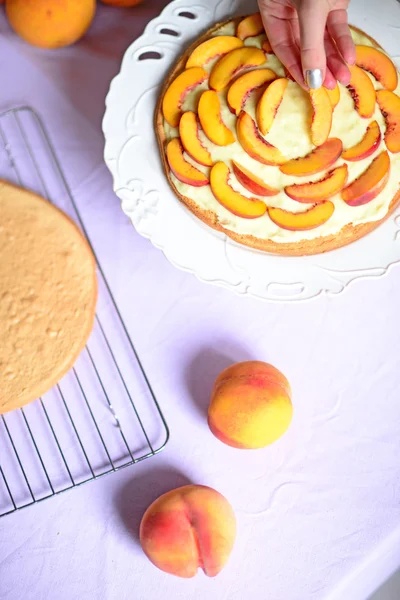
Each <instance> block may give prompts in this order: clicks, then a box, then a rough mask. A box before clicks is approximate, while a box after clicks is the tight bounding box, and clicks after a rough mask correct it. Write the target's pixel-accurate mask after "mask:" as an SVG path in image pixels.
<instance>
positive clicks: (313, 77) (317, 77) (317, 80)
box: [304, 69, 323, 90]
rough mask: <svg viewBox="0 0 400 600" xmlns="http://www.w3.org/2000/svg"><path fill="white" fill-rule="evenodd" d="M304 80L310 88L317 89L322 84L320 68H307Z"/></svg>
mask: <svg viewBox="0 0 400 600" xmlns="http://www.w3.org/2000/svg"><path fill="white" fill-rule="evenodd" d="M304 79H305V82H306V84H307V85H308V87H309V88H311V89H312V90H317V89H318V88H320V87H321V86H322V84H323V81H322V71H321V69H309V70H307V71H306V74H305V78H304Z"/></svg>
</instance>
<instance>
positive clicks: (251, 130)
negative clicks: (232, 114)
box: [236, 111, 286, 165]
mask: <svg viewBox="0 0 400 600" xmlns="http://www.w3.org/2000/svg"><path fill="white" fill-rule="evenodd" d="M236 131H237V136H238V140H239V142H240V144H241V146H242V148H243V150H245V151H246V152H247V154H248V155H249V156H251V157H252V158H254V159H255V160H258V162H261V163H263V164H264V165H282V164H283V163H284V162H285V161H286V159H285V157H284V156H283V154H282V153H281V151H280V150H278V148H276V147H275V146H273V145H272V144H270V143H269V142H267V140H264V138H262V137H261V135H260V134H259V132H258V129H257V126H256V124H255V122H254V121H253V119H252V118H251V117H250V115H249V114H248V113H246V112H244V111H242V112H241V113H240V115H239V118H238V120H237V129H236Z"/></svg>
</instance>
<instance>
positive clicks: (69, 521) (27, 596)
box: [0, 0, 400, 600]
mask: <svg viewBox="0 0 400 600" xmlns="http://www.w3.org/2000/svg"><path fill="white" fill-rule="evenodd" d="M372 4H375V5H376V23H377V24H376V28H375V31H374V32H371V33H375V35H376V37H377V39H378V41H379V40H380V41H381V42H382V43H385V44H386V46H387V48H388V50H389V51H391V52H392V53H395V44H394V43H393V42H392V41H391V40H392V39H393V35H397V31H394V34H393V30H391V29H390V27H389V25H390V26H397V27H400V9H399V5H398V3H397V2H395V0H385V1H384V2H383V1H382V2H380V3H378V5H377V4H376V3H374V2H367V3H365V2H364V3H363V2H361V0H360V1H354V3H353V8H352V13H351V17H352V20H353V22H354V23H355V24H356V25H359V26H360V27H363V28H365V29H366V30H367V31H368V23H367V22H365V19H364V17H363V14H364V13H363V11H364V10H365V8H364V7H365V5H368V7H367V8H368V11H369V12H368V14H369V15H371V10H372V8H370V5H372ZM162 5H163V3H162V2H155V1H154V2H152V3H150V2H146V1H145V3H144V4H143V5H142V6H140V7H137V9H135V10H132V11H131V12H125V11H118V10H116V9H112V8H108V7H99V10H98V15H97V17H96V21H95V23H94V24H93V27H92V28H91V30H90V32H89V34H88V35H87V36H86V37H85V39H84V40H82V41H81V42H80V43H79V44H77V45H76V46H75V47H73V48H71V49H66V50H58V51H54V52H46V51H43V50H37V49H34V48H31V47H29V46H27V45H25V44H24V43H23V42H21V41H19V40H18V39H17V38H16V37H15V36H14V35H13V34H12V33H11V31H10V30H9V28H8V25H7V24H6V21H5V18H4V16H3V14H2V11H1V12H0V32H1V35H0V73H1V77H2V85H1V90H0V108H1V109H6V108H9V107H11V106H14V105H21V104H30V105H32V106H33V107H34V108H35V109H36V110H37V111H38V112H39V113H40V114H41V115H42V116H43V118H44V119H45V121H46V124H47V126H48V128H49V131H50V133H51V135H52V137H53V139H54V141H55V144H56V147H57V151H58V154H59V156H60V157H61V161H62V164H63V167H64V170H65V173H66V176H67V179H68V181H69V183H70V185H71V187H72V191H73V193H74V196H75V198H76V201H77V203H78V205H79V206H80V207H81V211H82V213H83V215H84V217H86V218H87V219H88V220H89V221H90V227H89V229H90V232H91V233H93V237H94V239H95V240H96V244H95V249H96V251H97V253H98V255H99V257H100V259H101V260H102V262H103V265H104V269H105V271H106V274H107V275H108V277H109V279H110V281H111V284H112V285H113V287H114V289H115V290H116V295H117V298H118V300H119V302H120V304H121V310H122V313H123V314H124V316H125V318H126V320H127V322H128V323H129V324H130V326H131V328H132V331H133V334H134V338H135V341H136V345H137V348H138V350H139V352H140V353H141V356H142V358H143V361H144V363H145V366H146V369H147V371H148V374H149V376H150V378H151V381H152V383H153V385H154V388H155V390H156V393H157V396H158V398H159V401H160V403H161V405H162V408H163V410H164V412H165V414H166V417H167V420H168V423H169V425H170V429H171V440H170V442H169V444H168V446H167V448H166V449H165V451H164V452H163V453H162V454H160V455H158V456H157V457H155V458H152V459H150V460H147V461H145V462H143V463H141V464H138V465H136V466H133V467H130V468H128V469H126V470H124V471H121V472H119V473H117V474H114V475H110V476H108V477H106V478H104V479H102V480H100V481H97V482H93V483H89V484H88V485H86V486H83V487H81V488H79V489H77V490H74V491H72V492H68V493H67V494H63V495H61V496H59V497H56V498H54V499H51V500H48V501H46V502H44V503H42V504H39V505H37V506H35V507H31V508H28V509H26V510H24V511H21V512H20V513H15V514H12V515H10V516H8V517H6V518H4V519H1V521H0V598H4V599H6V600H20V599H21V598H24V600H46V599H53V598H60V599H62V600H64V599H65V600H67V599H68V600H75V599H76V600H78V599H79V600H86V599H88V600H89V599H90V600H91V599H101V600H102V599H105V600H114V599H117V598H118V599H127V600H128V599H134V600H158V599H160V600H161V599H168V600H170V599H171V600H172V599H173V600H187V599H189V598H190V599H194V600H204V599H205V598H207V600H243V599H244V598H252V599H253V600H269V599H271V600H320V599H325V598H329V599H331V600H333V599H335V600H337V599H344V600H347V599H351V600H358V599H360V600H363V599H365V598H366V597H367V596H368V595H369V594H370V593H371V592H372V591H373V590H374V589H375V588H376V587H377V586H378V585H379V584H380V583H381V582H382V581H383V580H384V579H385V577H386V575H387V574H388V573H389V571H390V570H391V569H392V568H395V567H396V565H397V566H398V565H399V564H400V550H399V548H400V530H399V529H398V528H399V518H400V504H399V501H400V463H399V451H400V436H399V423H400V402H399V390H400V369H399V362H400V359H399V357H400V336H399V298H400V277H399V267H393V268H392V269H391V270H390V271H389V273H388V275H387V276H385V277H383V278H373V279H370V280H363V281H360V282H356V283H355V284H353V285H351V286H350V288H349V289H348V290H347V291H346V292H345V293H343V294H341V295H339V296H336V297H330V298H325V297H321V298H316V299H315V300H313V301H310V302H305V303H299V304H294V305H279V304H266V303H262V302H259V301H256V300H251V299H246V298H241V297H236V296H234V295H233V294H231V293H230V292H228V291H226V290H223V289H219V288H217V287H211V286H207V285H205V284H202V283H200V282H199V281H197V280H196V279H195V278H194V277H193V276H191V275H189V274H186V273H183V272H180V271H178V270H176V269H174V268H173V267H172V266H170V265H169V264H168V262H167V261H166V259H165V258H164V256H163V255H162V253H161V252H160V251H158V250H156V249H155V248H153V247H152V245H151V244H150V243H149V242H148V241H147V240H145V239H143V238H141V237H139V236H138V235H137V234H136V233H135V231H134V229H133V227H132V226H131V224H130V223H129V222H128V220H127V219H126V218H125V217H124V215H123V214H122V212H121V210H120V207H119V200H118V199H117V198H116V196H115V195H114V193H113V191H112V183H111V177H110V175H109V173H108V171H107V169H106V167H105V166H104V163H103V159H102V154H103V139H102V134H101V118H102V115H103V110H104V98H105V95H106V92H107V89H108V86H109V82H110V80H111V78H112V77H113V76H114V75H115V74H116V73H117V72H118V70H119V64H120V60H121V57H122V54H123V51H124V50H125V48H126V47H127V46H128V44H129V43H130V41H131V40H132V39H134V38H135V36H137V35H139V34H140V33H141V31H142V30H143V28H144V26H145V24H146V22H147V21H148V20H149V19H150V18H152V17H153V16H155V15H156V14H157V13H158V12H159V10H160V9H161V8H162ZM369 18H370V16H369ZM396 20H397V21H396ZM386 31H387V32H389V33H390V35H392V34H393V35H392V37H391V38H390V40H388V41H387V40H385V32H386ZM389 33H388V37H389ZM398 53H399V54H400V51H399V52H398ZM248 358H256V359H260V360H266V361H270V362H271V363H273V364H274V365H275V366H276V367H278V368H279V369H281V370H282V371H283V373H285V375H286V376H287V377H288V379H289V381H290V383H291V385H292V388H293V402H294V419H293V423H292V425H291V427H290V429H289V431H288V433H287V434H286V435H285V436H284V437H283V438H282V439H281V440H280V441H279V442H277V443H276V444H274V445H273V446H272V447H271V448H269V449H266V450H261V451H254V452H253V451H249V452H246V451H239V450H235V449H232V448H229V447H227V446H224V445H223V444H221V443H220V442H219V441H218V440H216V439H215V438H214V437H213V436H212V435H211V433H210V432H209V430H208V427H207V424H206V408H207V403H208V397H209V393H210V389H211V385H212V381H213V379H214V377H215V376H216V375H217V374H218V372H219V371H220V370H222V369H223V368H224V367H226V366H227V365H228V364H230V363H231V362H232V361H237V360H244V359H248ZM3 451H4V450H3ZM1 452H2V449H1V448H0V453H1ZM188 481H192V482H195V483H200V484H205V485H209V486H212V487H215V488H216V489H217V490H218V491H220V492H221V493H222V494H224V495H225V496H226V497H227V499H228V500H229V501H230V502H231V504H232V506H233V507H234V509H235V511H236V514H237V519H238V536H237V542H236V545H235V548H234V551H233V554H232V556H231V559H230V561H229V563H228V565H227V567H226V568H225V570H224V571H223V572H222V573H221V574H220V576H219V577H218V578H216V579H215V580H213V579H207V578H206V577H205V576H203V575H202V574H199V575H198V577H197V578H195V579H193V580H188V581H183V580H182V581H181V580H178V579H175V578H173V577H171V576H168V575H166V574H164V573H162V572H160V571H157V570H156V569H155V568H154V567H153V566H152V565H151V564H150V562H149V561H148V560H147V559H146V558H145V557H144V555H143V554H142V552H141V550H140V548H139V546H138V541H137V536H138V525H139V521H140V518H141V516H142V514H143V512H144V510H145V509H146V508H147V506H148V505H149V503H150V502H151V501H152V500H153V499H155V498H156V497H157V496H158V495H159V494H160V493H162V492H164V491H167V490H169V489H171V488H173V487H175V486H178V485H183V484H184V483H187V482H188Z"/></svg>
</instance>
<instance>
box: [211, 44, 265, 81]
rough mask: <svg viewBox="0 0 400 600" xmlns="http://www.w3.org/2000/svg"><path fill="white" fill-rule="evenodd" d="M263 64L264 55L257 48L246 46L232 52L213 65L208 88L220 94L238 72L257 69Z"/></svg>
mask: <svg viewBox="0 0 400 600" xmlns="http://www.w3.org/2000/svg"><path fill="white" fill-rule="evenodd" d="M264 62H265V54H264V52H263V51H262V50H260V49H259V48H254V47H252V46H247V47H243V48H237V49H236V50H232V51H231V52H229V53H228V54H226V55H225V56H223V57H222V58H220V59H219V61H218V62H217V64H216V65H214V67H213V69H212V71H211V74H210V81H209V85H210V88H212V89H213V90H215V91H217V92H220V91H221V90H223V89H224V88H226V87H227V86H228V85H229V83H230V82H231V80H232V79H233V78H234V77H235V76H236V75H238V73H239V72H240V71H242V70H243V69H248V68H249V67H259V66H260V65H262V64H263V63H264Z"/></svg>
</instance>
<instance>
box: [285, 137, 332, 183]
mask: <svg viewBox="0 0 400 600" xmlns="http://www.w3.org/2000/svg"><path fill="white" fill-rule="evenodd" d="M342 150H343V144H342V141H341V140H339V139H338V138H330V139H329V140H327V141H326V142H325V144H322V146H318V148H315V150H313V151H312V152H310V154H307V156H304V157H302V158H294V159H292V160H289V161H288V162H287V163H286V164H284V165H282V166H281V167H280V170H281V171H282V173H285V175H293V176H295V177H304V176H305V175H313V174H314V173H319V172H320V171H325V170H326V169H329V167H331V166H332V165H333V164H335V162H336V161H337V159H338V158H339V157H340V155H341V154H342Z"/></svg>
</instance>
